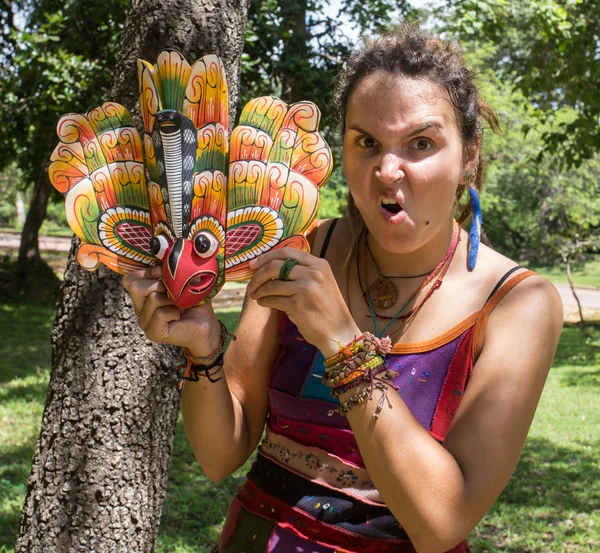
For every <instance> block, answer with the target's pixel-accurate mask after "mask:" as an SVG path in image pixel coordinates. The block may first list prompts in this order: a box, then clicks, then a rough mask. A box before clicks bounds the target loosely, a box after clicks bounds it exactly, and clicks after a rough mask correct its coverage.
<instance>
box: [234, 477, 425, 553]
mask: <svg viewBox="0 0 600 553" xmlns="http://www.w3.org/2000/svg"><path fill="white" fill-rule="evenodd" d="M237 497H238V499H239V501H240V502H241V503H242V505H243V506H244V509H246V510H247V511H249V512H251V513H253V514H255V515H257V516H260V517H264V518H265V519H267V520H271V521H274V522H276V523H277V526H281V527H284V528H287V529H289V530H291V531H293V532H294V533H295V534H296V535H300V536H306V537H309V538H310V539H311V540H313V541H315V542H317V543H321V544H327V545H329V546H332V547H336V548H339V547H343V548H344V549H343V550H344V551H345V552H348V553H354V552H356V553H359V552H360V553H364V552H367V553H399V552H403V553H414V551H415V550H414V548H413V547H412V544H411V543H410V541H409V540H408V539H407V536H406V534H405V533H404V538H405V539H374V538H370V537H367V536H364V535H360V534H357V533H354V532H352V531H349V530H347V529H346V528H344V527H342V526H335V525H331V524H328V523H326V522H324V521H322V520H319V519H318V518H316V517H314V516H311V515H310V514H308V513H306V512H304V511H302V510H301V509H298V508H297V507H291V506H289V505H286V504H285V503H284V502H282V501H279V500H277V499H274V498H273V497H271V496H269V495H268V494H265V493H264V492H262V491H261V490H260V488H258V487H257V486H256V485H254V484H253V483H252V482H246V483H245V484H244V485H243V486H242V487H241V488H240V489H239V491H238V495H237Z"/></svg>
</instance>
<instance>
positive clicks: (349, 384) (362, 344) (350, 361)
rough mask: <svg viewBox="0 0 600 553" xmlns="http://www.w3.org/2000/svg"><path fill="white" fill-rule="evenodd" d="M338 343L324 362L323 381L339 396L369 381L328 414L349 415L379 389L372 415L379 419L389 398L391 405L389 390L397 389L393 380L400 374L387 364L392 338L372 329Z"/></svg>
mask: <svg viewBox="0 0 600 553" xmlns="http://www.w3.org/2000/svg"><path fill="white" fill-rule="evenodd" d="M338 344H339V345H340V351H339V352H338V353H336V354H335V355H334V356H333V357H330V358H329V359H326V360H325V363H324V364H325V375H324V376H323V383H324V384H325V385H326V386H331V388H332V390H331V394H332V395H333V397H339V396H340V395H342V394H344V393H345V392H347V391H349V390H352V389H353V388H357V387H359V386H360V385H361V384H365V383H366V384H368V385H369V386H368V387H367V388H361V390H360V391H358V392H357V393H356V394H354V395H353V396H351V397H350V398H349V399H348V400H346V401H344V402H343V403H342V404H341V405H340V406H339V407H338V408H337V409H332V410H331V411H329V413H328V414H329V416H331V415H333V414H334V413H339V414H341V415H346V414H347V413H348V412H349V411H350V409H352V408H353V407H356V406H357V405H359V404H361V403H363V402H364V401H365V400H367V399H369V400H371V399H373V392H374V391H375V390H379V391H381V393H382V395H381V398H380V399H379V401H378V403H377V406H376V407H375V411H373V418H374V419H378V418H379V415H380V413H381V410H382V409H383V406H384V405H385V400H386V399H387V400H388V405H389V406H390V407H392V404H391V402H390V400H389V398H388V397H387V393H388V389H389V388H393V389H394V390H397V389H398V388H396V387H395V386H394V385H393V384H392V383H391V382H390V380H391V379H392V378H394V377H395V376H397V375H398V373H396V372H393V371H390V370H388V368H387V366H386V364H385V356H386V355H387V354H388V353H389V352H390V350H391V348H392V342H391V340H390V338H389V337H385V338H377V337H376V336H374V335H373V334H371V333H370V332H365V333H364V334H362V335H361V336H359V337H358V338H355V339H354V341H353V342H351V343H350V344H348V345H346V346H343V345H342V344H341V343H340V342H338Z"/></svg>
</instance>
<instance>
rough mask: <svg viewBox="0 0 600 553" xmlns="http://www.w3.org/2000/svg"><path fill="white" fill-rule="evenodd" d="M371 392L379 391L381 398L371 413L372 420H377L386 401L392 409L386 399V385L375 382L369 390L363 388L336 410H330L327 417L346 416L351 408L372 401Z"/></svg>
mask: <svg viewBox="0 0 600 553" xmlns="http://www.w3.org/2000/svg"><path fill="white" fill-rule="evenodd" d="M373 390H380V391H381V392H382V394H381V397H380V398H379V401H378V402H377V406H376V407H375V410H374V411H373V418H374V419H375V420H377V419H378V418H379V415H380V414H381V411H382V410H383V406H384V404H385V400H386V399H387V401H388V405H389V406H390V409H392V408H393V405H392V402H391V401H390V398H389V397H387V393H388V390H389V386H388V385H386V384H383V383H382V382H376V383H375V384H374V385H373V386H371V387H370V388H365V389H364V390H361V391H360V392H358V393H357V394H355V395H353V396H352V397H350V398H349V399H348V400H347V401H344V403H342V404H341V405H340V406H339V407H338V408H337V409H332V410H331V411H328V413H327V415H329V416H332V415H333V414H334V413H338V414H340V415H343V416H346V415H347V414H348V412H349V411H350V409H352V408H353V407H356V406H357V405H360V404H361V403H363V402H364V401H365V400H366V399H368V400H371V399H373Z"/></svg>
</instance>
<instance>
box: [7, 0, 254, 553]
mask: <svg viewBox="0 0 600 553" xmlns="http://www.w3.org/2000/svg"><path fill="white" fill-rule="evenodd" d="M246 8H247V7H246V5H245V3H244V2H240V1H239V0H221V1H219V2H217V1H216V0H205V1H204V2H196V1H193V0H168V1H167V0H134V1H133V3H132V5H131V8H130V10H129V12H128V16H127V21H126V24H125V29H124V31H123V36H122V39H121V46H120V49H119V57H118V63H117V68H116V70H115V72H114V81H113V85H112V87H111V93H110V97H111V98H112V99H115V100H117V101H119V102H121V103H123V104H124V105H125V106H126V107H127V108H128V109H130V110H132V109H133V108H134V107H135V104H136V101H137V73H136V66H135V62H136V59H137V58H138V57H142V58H144V59H147V60H151V61H152V62H155V60H156V57H157V54H158V53H159V51H160V50H162V49H164V48H167V47H174V48H177V49H179V50H180V51H181V52H182V53H183V54H184V55H185V56H186V57H187V59H189V60H195V59H196V58H198V57H200V56H201V55H203V54H206V53H210V52H214V53H217V54H218V55H220V56H221V57H222V58H223V60H224V63H225V67H226V70H227V76H228V80H229V91H230V95H231V104H230V105H231V106H232V108H231V115H232V117H231V120H233V119H234V117H233V114H234V111H235V106H236V102H237V90H238V86H239V63H240V57H241V53H242V48H243V40H244V29H245V25H246ZM78 78H81V76H78ZM55 142H56V139H54V140H53V141H52V143H55ZM74 242H76V239H74ZM74 246H75V243H74ZM74 253H75V248H74V247H73V248H72V249H71V253H70V257H69V262H68V266H67V270H66V273H65V277H64V286H63V288H62V296H61V299H60V301H59V305H58V314H57V318H56V322H55V326H54V329H53V333H52V372H51V379H50V385H49V388H48V395H47V399H46V407H45V411H44V416H43V420H42V429H41V433H40V437H39V440H38V443H37V447H36V451H35V456H34V460H33V467H32V470H31V475H30V478H29V481H28V489H27V495H26V499H25V505H24V508H23V515H22V519H21V527H20V532H19V537H18V541H17V545H16V549H15V551H16V552H18V553H21V552H22V553H25V552H27V553H38V552H40V553H42V552H43V553H46V552H48V551H52V552H53V553H54V552H56V553H62V552H66V551H98V552H108V551H128V552H137V551H144V552H149V551H152V550H153V548H154V541H155V538H156V534H157V529H158V522H159V518H160V514H161V507H162V500H163V497H164V494H165V484H166V479H167V469H168V466H169V458H170V453H171V447H172V438H173V432H174V429H175V424H176V421H177V415H178V412H179V392H178V389H177V382H178V375H177V374H176V372H177V371H176V370H175V367H176V365H177V363H178V359H179V356H178V355H175V352H174V351H173V348H168V347H161V346H156V345H152V344H150V343H149V342H148V341H147V340H145V338H144V336H143V334H142V333H141V331H140V329H139V327H138V325H137V319H136V317H135V314H134V312H133V309H132V307H131V304H130V302H129V301H128V299H126V297H125V296H126V294H125V292H124V290H123V288H122V287H121V284H120V277H119V276H118V275H116V274H114V273H112V272H110V271H108V270H106V269H100V271H99V272H98V273H94V274H90V273H87V272H85V271H83V270H82V269H80V268H79V266H78V264H77V261H76V260H75V255H74Z"/></svg>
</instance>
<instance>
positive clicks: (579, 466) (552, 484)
mask: <svg viewBox="0 0 600 553" xmlns="http://www.w3.org/2000/svg"><path fill="white" fill-rule="evenodd" d="M599 447H600V441H598V442H597V443H596V444H594V446H593V447H592V448H590V449H589V450H582V448H567V447H560V446H557V445H556V444H555V443H553V442H551V441H549V440H546V439H540V438H530V439H528V440H527V442H526V443H525V447H524V448H523V453H522V454H521V459H520V461H519V463H518V465H517V467H516V469H515V472H514V474H513V476H512V478H511V480H510V481H509V483H508V485H507V486H506V488H505V489H504V491H503V492H502V494H501V495H500V497H499V498H498V501H497V505H505V506H507V505H510V504H515V505H519V506H520V507H523V506H528V507H548V508H551V509H553V510H556V512H557V513H559V512H561V511H568V510H574V511H577V512H580V513H587V512H592V511H593V510H594V509H597V508H598V505H600V484H599V483H600V465H599V464H598V455H597V453H596V452H597V451H598V448H599Z"/></svg>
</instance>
